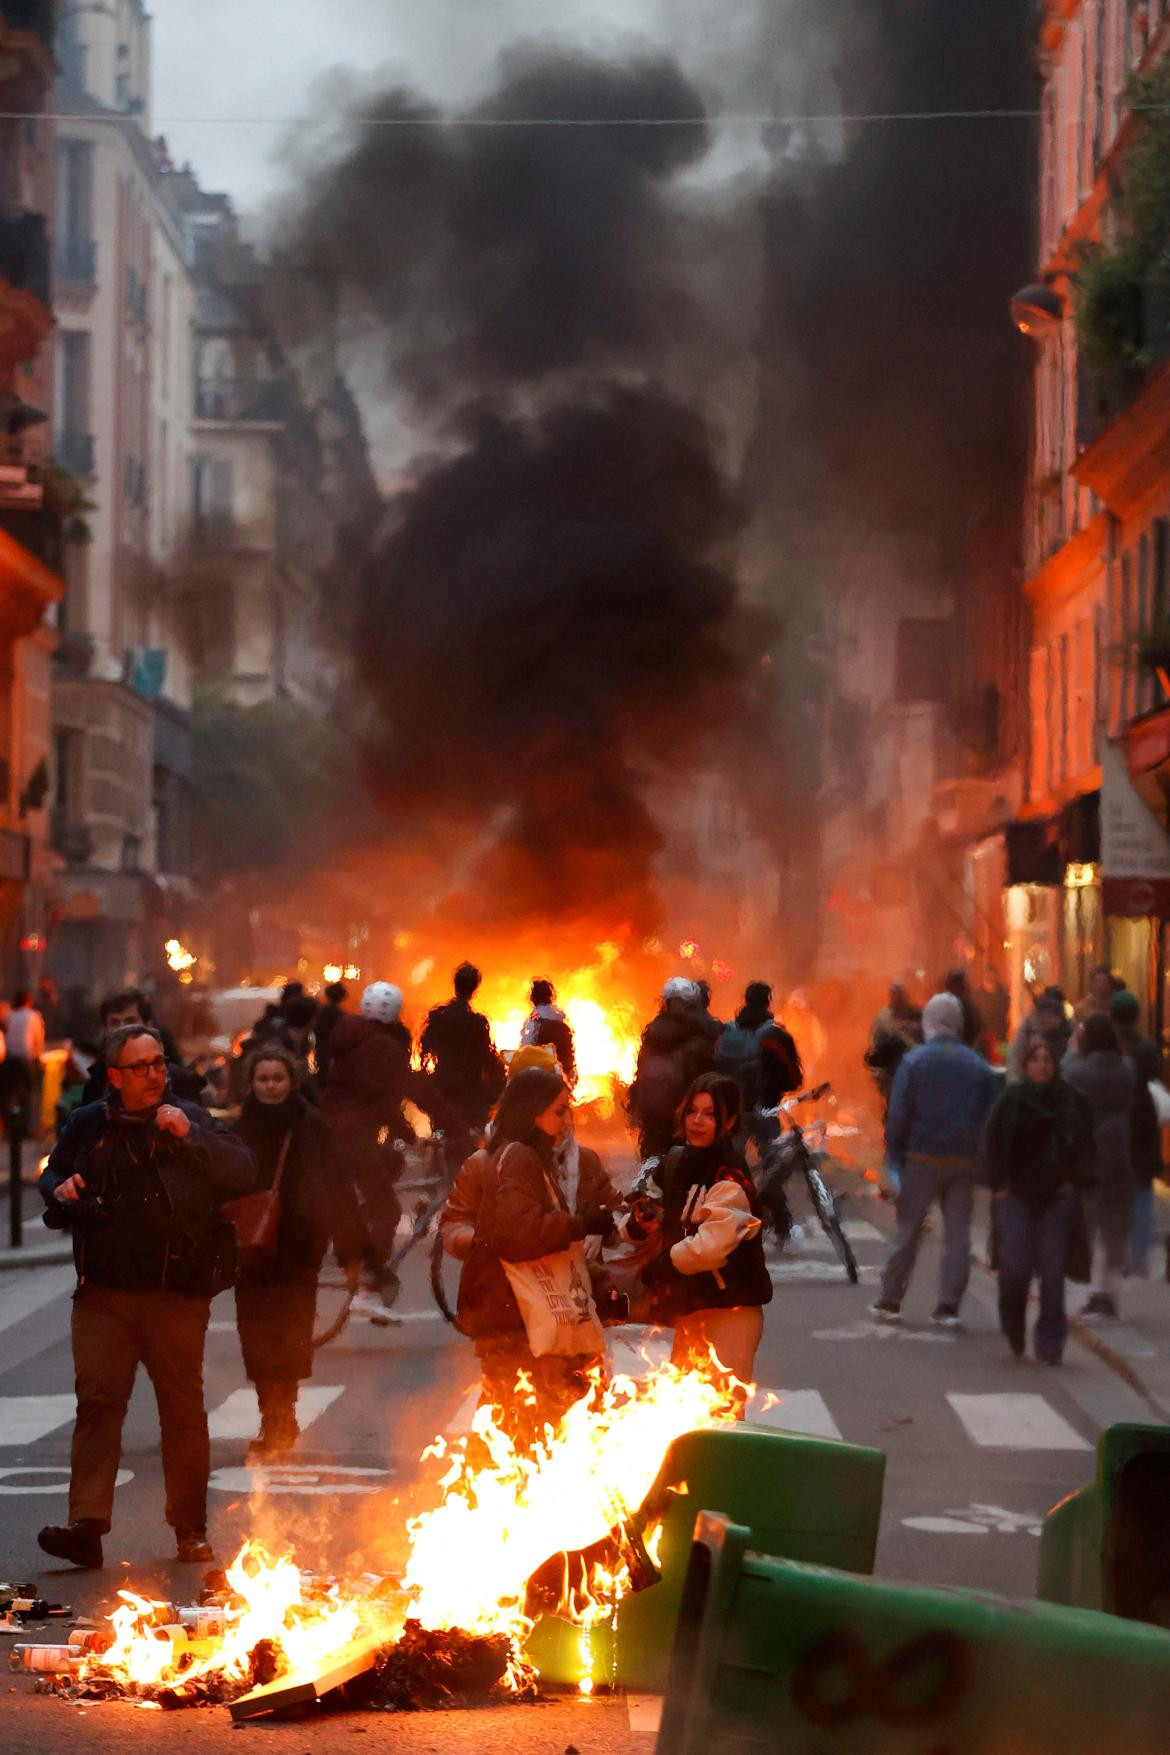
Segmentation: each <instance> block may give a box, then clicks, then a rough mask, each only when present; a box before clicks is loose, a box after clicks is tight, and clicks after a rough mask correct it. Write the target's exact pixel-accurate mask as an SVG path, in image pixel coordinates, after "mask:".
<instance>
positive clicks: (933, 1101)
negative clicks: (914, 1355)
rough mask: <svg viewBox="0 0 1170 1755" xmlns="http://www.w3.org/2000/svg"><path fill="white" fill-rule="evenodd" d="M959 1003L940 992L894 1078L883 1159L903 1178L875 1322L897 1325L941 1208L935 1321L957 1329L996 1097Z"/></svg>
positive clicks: (992, 1078)
mask: <svg viewBox="0 0 1170 1755" xmlns="http://www.w3.org/2000/svg"><path fill="white" fill-rule="evenodd" d="M963 1021H964V1020H963V1005H962V1001H961V1000H960V999H959V997H958V995H956V994H953V993H936V994H935V996H934V998H933V999H930V1000H928V1001H927V1003H926V1007H925V1009H924V1011H923V1014H922V1033H923V1036H924V1037H925V1041H924V1042H923V1045H922V1047H921V1048H912V1049H911V1051H910V1053H909V1054H907V1055H906V1057H905V1059H904V1060H903V1061H902V1064H901V1065H900V1066H899V1068H898V1071H897V1073H896V1075H895V1077H894V1085H893V1089H892V1091H891V1092H890V1107H889V1110H888V1112H887V1115H886V1152H887V1155H888V1158H889V1161H890V1163H891V1165H892V1167H893V1168H894V1170H895V1171H896V1173H897V1175H898V1178H899V1189H898V1234H897V1239H896V1241H895V1243H894V1247H893V1249H892V1250H891V1252H890V1256H889V1259H888V1261H887V1263H886V1268H885V1272H884V1273H883V1275H882V1285H881V1293H880V1295H879V1297H878V1300H877V1302H876V1303H875V1304H874V1305H873V1306H872V1307H871V1310H872V1314H873V1316H874V1318H875V1320H877V1321H879V1322H898V1321H900V1319H901V1307H902V1299H903V1298H904V1297H905V1294H906V1290H907V1287H908V1286H909V1284H910V1276H911V1274H912V1273H913V1272H914V1264H915V1261H916V1260H917V1258H918V1246H919V1244H920V1242H921V1241H922V1233H923V1230H924V1228H925V1225H926V1221H927V1218H928V1217H929V1214H930V1210H931V1208H932V1207H933V1206H934V1204H935V1202H936V1201H937V1202H938V1205H939V1206H940V1208H941V1209H942V1220H943V1254H942V1267H941V1274H940V1281H939V1297H938V1303H937V1305H936V1307H935V1310H934V1314H933V1316H932V1318H931V1321H932V1322H934V1323H936V1324H938V1325H939V1326H940V1327H943V1328H957V1327H958V1326H959V1305H960V1304H961V1303H962V1300H963V1294H964V1292H965V1291H966V1289H967V1280H968V1277H969V1274H970V1266H971V1261H970V1257H971V1214H972V1211H973V1209H974V1205H975V1174H976V1163H977V1159H978V1153H979V1144H980V1139H981V1136H982V1133H983V1126H984V1123H985V1121H986V1119H987V1115H988V1112H989V1111H990V1109H991V1106H992V1104H993V1103H994V1101H995V1097H996V1093H997V1089H998V1086H997V1081H996V1076H995V1074H994V1073H993V1072H992V1070H991V1068H990V1067H989V1066H988V1064H987V1062H986V1061H985V1060H984V1059H983V1057H982V1056H981V1055H979V1054H976V1053H975V1051H974V1049H972V1048H968V1047H967V1046H966V1045H965V1043H963V1042H962V1041H961V1040H960V1037H961V1035H962V1031H963Z"/></svg>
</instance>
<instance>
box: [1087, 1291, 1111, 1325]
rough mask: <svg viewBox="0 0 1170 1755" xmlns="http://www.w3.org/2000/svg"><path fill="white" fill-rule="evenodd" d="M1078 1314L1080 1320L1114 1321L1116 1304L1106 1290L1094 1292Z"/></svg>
mask: <svg viewBox="0 0 1170 1755" xmlns="http://www.w3.org/2000/svg"><path fill="white" fill-rule="evenodd" d="M1078 1314H1079V1317H1080V1320H1081V1321H1082V1322H1116V1321H1117V1305H1116V1304H1115V1303H1114V1302H1113V1299H1112V1298H1110V1296H1109V1294H1108V1293H1107V1292H1094V1293H1093V1296H1092V1297H1091V1298H1090V1299H1089V1301H1088V1303H1087V1304H1086V1305H1085V1306H1084V1308H1083V1309H1082V1310H1081V1311H1080V1312H1079V1313H1078Z"/></svg>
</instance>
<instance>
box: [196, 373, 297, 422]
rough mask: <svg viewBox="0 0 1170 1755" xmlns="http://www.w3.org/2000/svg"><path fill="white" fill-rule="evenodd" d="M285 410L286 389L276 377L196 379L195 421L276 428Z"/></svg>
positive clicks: (284, 417) (287, 398)
mask: <svg viewBox="0 0 1170 1755" xmlns="http://www.w3.org/2000/svg"><path fill="white" fill-rule="evenodd" d="M288 407H289V393H288V386H287V385H286V384H285V383H284V382H283V380H281V379H279V378H268V379H255V378H251V379H244V378H200V379H199V380H198V382H197V383H196V386H195V418H196V420H208V421H223V422H226V423H227V424H229V425H233V426H235V425H249V424H256V425H261V426H280V425H282V424H283V423H284V421H285V420H286V419H287V416H288Z"/></svg>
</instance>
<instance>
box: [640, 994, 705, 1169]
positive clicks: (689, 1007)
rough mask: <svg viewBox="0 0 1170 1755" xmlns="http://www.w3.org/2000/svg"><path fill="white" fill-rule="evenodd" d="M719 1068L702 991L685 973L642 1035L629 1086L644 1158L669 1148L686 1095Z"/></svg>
mask: <svg viewBox="0 0 1170 1755" xmlns="http://www.w3.org/2000/svg"><path fill="white" fill-rule="evenodd" d="M713 1065H714V1044H713V1043H712V1041H711V1038H710V1036H709V1034H708V1033H707V1031H706V1029H705V1028H704V1026H703V1021H702V1019H701V1018H700V1016H699V990H698V987H697V986H696V984H695V983H694V982H693V981H688V980H687V978H686V977H685V976H684V975H675V976H672V978H671V979H670V980H669V981H668V982H667V983H666V986H665V987H664V988H663V989H662V1007H661V1010H660V1011H659V1013H658V1016H657V1017H655V1018H652V1019H651V1021H650V1022H649V1023H648V1024H647V1026H646V1028H645V1030H643V1032H642V1042H641V1046H640V1047H639V1049H638V1065H637V1070H636V1072H635V1074H634V1082H633V1084H632V1085H631V1086H630V1114H631V1116H632V1117H633V1119H634V1121H635V1122H636V1123H637V1126H638V1133H639V1144H640V1149H641V1152H642V1156H643V1158H647V1157H651V1156H655V1155H659V1156H660V1155H661V1154H662V1153H663V1152H667V1151H669V1150H670V1145H671V1142H672V1140H673V1138H674V1124H675V1116H676V1113H677V1110H678V1106H679V1104H680V1103H681V1102H682V1100H683V1097H684V1095H685V1094H686V1092H687V1091H688V1090H689V1089H690V1087H691V1085H692V1084H693V1083H694V1081H695V1080H696V1079H697V1078H698V1077H699V1076H700V1074H701V1073H706V1072H710V1071H711V1069H712V1067H713Z"/></svg>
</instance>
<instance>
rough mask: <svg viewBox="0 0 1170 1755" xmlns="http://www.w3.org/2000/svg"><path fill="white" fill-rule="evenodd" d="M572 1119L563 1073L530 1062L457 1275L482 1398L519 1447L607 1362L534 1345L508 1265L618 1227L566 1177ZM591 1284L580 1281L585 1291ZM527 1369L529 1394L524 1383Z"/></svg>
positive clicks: (553, 1253)
mask: <svg viewBox="0 0 1170 1755" xmlns="http://www.w3.org/2000/svg"><path fill="white" fill-rule="evenodd" d="M571 1119H572V1098H571V1095H570V1092H569V1088H568V1086H567V1085H566V1083H565V1081H564V1078H563V1077H562V1076H561V1073H560V1072H559V1071H557V1070H554V1069H545V1068H542V1067H526V1068H525V1069H524V1070H523V1071H522V1072H518V1073H517V1074H516V1075H515V1077H514V1078H512V1079H510V1080H509V1081H508V1083H507V1085H506V1086H505V1088H504V1094H503V1096H502V1097H501V1098H500V1102H499V1107H498V1108H497V1110H496V1114H495V1119H494V1122H493V1125H492V1132H491V1143H490V1145H489V1147H488V1150H487V1160H488V1161H487V1163H486V1164H483V1165H482V1166H481V1175H480V1188H479V1194H478V1201H477V1204H476V1213H475V1222H474V1235H473V1239H472V1241H471V1244H470V1247H469V1249H468V1251H467V1254H466V1257H465V1259H464V1265H463V1273H462V1275H461V1277H460V1281H459V1302H458V1311H457V1321H458V1326H459V1328H460V1330H461V1331H462V1333H464V1334H465V1335H467V1336H469V1337H470V1339H471V1340H473V1341H474V1343H475V1351H476V1356H477V1357H478V1359H479V1364H480V1372H481V1375H482V1379H483V1389H482V1393H481V1395H480V1405H481V1406H490V1407H491V1408H492V1409H493V1411H494V1414H495V1418H496V1421H497V1423H498V1424H499V1425H500V1426H501V1427H502V1428H503V1430H504V1431H506V1432H508V1433H509V1434H510V1436H511V1437H512V1439H513V1442H514V1443H515V1444H516V1445H517V1446H518V1447H521V1446H527V1445H530V1444H531V1443H532V1442H533V1440H534V1439H535V1438H537V1437H539V1435H540V1434H541V1432H542V1431H543V1429H544V1427H545V1426H546V1425H551V1426H555V1425H556V1424H557V1423H558V1422H559V1421H560V1420H561V1418H562V1417H563V1416H564V1414H565V1413H566V1412H567V1410H568V1409H569V1408H570V1407H572V1405H573V1404H574V1402H577V1401H580V1400H581V1398H582V1397H583V1396H585V1395H587V1394H588V1393H589V1390H590V1387H591V1382H592V1374H593V1373H595V1372H596V1371H597V1370H598V1369H600V1367H601V1364H602V1355H601V1353H600V1351H599V1350H597V1349H592V1350H590V1351H588V1352H583V1353H579V1354H578V1353H547V1352H542V1353H537V1352H534V1351H533V1347H532V1344H531V1340H530V1337H529V1331H528V1328H527V1326H526V1322H525V1316H524V1314H523V1313H522V1311H521V1308H520V1305H519V1303H518V1301H517V1298H516V1294H515V1292H514V1291H513V1289H512V1285H511V1282H510V1280H509V1278H508V1274H507V1271H506V1267H505V1264H506V1263H508V1264H513V1265H515V1264H522V1263H526V1262H535V1261H544V1260H550V1259H551V1258H556V1257H558V1256H562V1257H570V1256H571V1252H572V1246H573V1245H574V1244H578V1243H582V1242H583V1241H584V1240H585V1239H586V1238H588V1237H599V1238H602V1239H604V1238H606V1237H609V1236H610V1235H611V1234H612V1231H613V1227H614V1219H613V1214H612V1212H611V1211H610V1210H609V1209H608V1208H607V1207H606V1206H604V1205H603V1204H602V1203H601V1202H598V1203H597V1204H596V1205H593V1204H589V1203H582V1202H581V1201H580V1199H578V1201H577V1203H576V1205H577V1210H576V1211H573V1210H572V1209H571V1208H570V1205H569V1202H568V1199H567V1197H566V1193H565V1190H564V1188H563V1187H562V1185H561V1183H560V1181H559V1179H558V1176H557V1164H556V1151H557V1147H558V1145H559V1144H560V1143H561V1142H562V1141H563V1139H564V1138H565V1135H566V1133H567V1131H568V1129H569V1126H570V1123H571ZM448 1235H450V1232H449V1233H448ZM553 1265H556V1264H555V1263H554V1264H553ZM560 1265H561V1266H563V1265H565V1263H561V1264H560ZM587 1292H588V1287H587V1286H585V1285H582V1287H581V1293H582V1295H584V1294H586V1293H587ZM582 1302H583V1303H584V1296H583V1298H582ZM590 1307H591V1301H590ZM586 1326H588V1325H586ZM521 1372H523V1373H524V1374H525V1377H526V1378H527V1380H528V1383H529V1384H530V1385H531V1391H530V1392H528V1391H527V1390H526V1389H522V1388H521V1387H520V1383H519V1379H520V1374H521Z"/></svg>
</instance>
